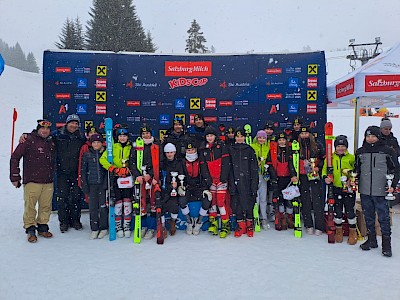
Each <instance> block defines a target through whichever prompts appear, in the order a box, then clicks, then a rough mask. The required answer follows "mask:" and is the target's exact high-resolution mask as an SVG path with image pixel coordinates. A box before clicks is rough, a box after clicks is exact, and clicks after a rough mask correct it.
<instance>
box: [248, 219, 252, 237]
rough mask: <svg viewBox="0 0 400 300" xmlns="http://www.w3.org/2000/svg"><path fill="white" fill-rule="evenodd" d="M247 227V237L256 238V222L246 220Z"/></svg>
mask: <svg viewBox="0 0 400 300" xmlns="http://www.w3.org/2000/svg"><path fill="white" fill-rule="evenodd" d="M246 227H247V236H248V237H253V236H254V222H253V220H249V219H247V220H246Z"/></svg>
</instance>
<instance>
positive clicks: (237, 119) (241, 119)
mask: <svg viewBox="0 0 400 300" xmlns="http://www.w3.org/2000/svg"><path fill="white" fill-rule="evenodd" d="M233 120H234V121H248V120H249V118H247V117H243V118H242V117H235V118H234V119H233Z"/></svg>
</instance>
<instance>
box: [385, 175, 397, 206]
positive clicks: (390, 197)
mask: <svg viewBox="0 0 400 300" xmlns="http://www.w3.org/2000/svg"><path fill="white" fill-rule="evenodd" d="M393 178H394V174H387V175H386V180H387V184H388V188H389V189H390V188H391V187H392V183H393ZM385 199H386V200H391V201H392V200H395V199H396V196H394V195H393V193H388V194H387V195H386V197H385Z"/></svg>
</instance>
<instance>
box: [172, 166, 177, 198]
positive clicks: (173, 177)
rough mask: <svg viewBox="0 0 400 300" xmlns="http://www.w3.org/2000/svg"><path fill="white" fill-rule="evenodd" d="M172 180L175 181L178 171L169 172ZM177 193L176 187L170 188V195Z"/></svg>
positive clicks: (173, 195)
mask: <svg viewBox="0 0 400 300" xmlns="http://www.w3.org/2000/svg"><path fill="white" fill-rule="evenodd" d="M171 176H172V182H176V176H178V172H171ZM176 195H177V192H176V189H175V188H172V191H171V196H172V197H175V196H176Z"/></svg>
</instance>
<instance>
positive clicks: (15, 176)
mask: <svg viewBox="0 0 400 300" xmlns="http://www.w3.org/2000/svg"><path fill="white" fill-rule="evenodd" d="M54 155H55V147H54V143H53V141H52V139H51V137H49V138H47V139H44V138H42V137H41V136H39V135H38V134H37V132H36V131H35V130H34V131H33V132H32V133H31V134H29V135H28V137H27V139H26V141H25V142H24V143H22V144H18V146H17V148H16V149H15V151H14V152H13V154H12V155H11V159H10V180H11V182H14V181H20V180H21V175H20V170H21V169H20V167H19V161H20V160H21V158H22V157H23V158H24V162H23V180H22V182H23V183H24V184H26V183H29V182H35V183H52V182H53V177H54Z"/></svg>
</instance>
